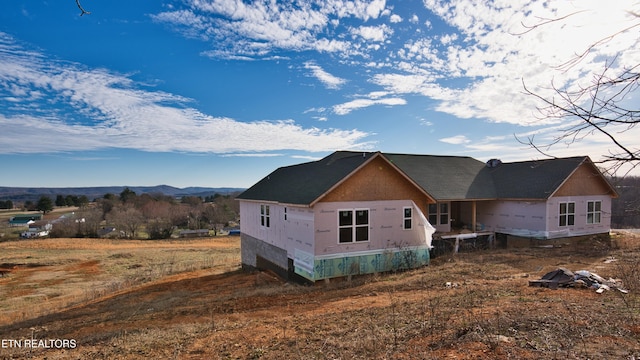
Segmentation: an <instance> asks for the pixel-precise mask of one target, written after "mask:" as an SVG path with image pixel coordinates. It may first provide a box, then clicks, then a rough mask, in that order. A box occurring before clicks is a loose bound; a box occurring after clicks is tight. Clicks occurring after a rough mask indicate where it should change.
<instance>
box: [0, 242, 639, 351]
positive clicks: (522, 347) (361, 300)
mask: <svg viewBox="0 0 640 360" xmlns="http://www.w3.org/2000/svg"><path fill="white" fill-rule="evenodd" d="M639 241H640V239H639V238H634V237H633V236H631V235H625V236H619V237H616V239H615V241H614V245H613V246H611V247H607V246H602V245H600V244H590V245H586V244H582V245H571V246H565V247H561V248H552V249H549V248H535V249H534V248H527V249H509V250H505V249H499V250H492V251H481V252H476V253H467V254H457V255H455V256H454V255H450V256H441V257H439V258H436V259H433V261H432V264H431V265H430V266H428V267H425V268H422V269H417V270H413V271H407V272H401V273H395V274H380V275H372V276H362V277H357V278H354V279H353V280H352V281H347V280H335V281H331V282H330V283H324V282H323V283H319V284H316V285H314V286H302V285H297V284H291V283H287V282H284V281H282V280H280V279H278V278H276V277H274V276H273V275H271V274H270V273H264V272H256V273H247V272H243V271H241V270H240V269H239V262H240V260H239V238H238V237H219V238H212V239H202V240H185V241H182V240H180V241H161V242H158V241H111V240H97V239H48V240H31V241H15V242H4V243H0V249H1V253H0V268H3V269H7V270H10V272H9V273H8V274H6V276H4V277H1V278H0V340H1V341H2V347H0V358H3V359H4V358H18V359H24V358H29V359H31V358H33V359H45V358H46V359H147V358H158V359H160V358H162V359H200V358H206V359H279V360H282V359H588V358H590V359H637V358H639V357H640V244H639V243H638V242H639ZM558 267H564V268H567V269H570V270H581V269H585V270H589V271H592V272H595V273H598V274H599V275H601V276H603V277H605V278H609V277H611V278H619V279H622V280H623V281H624V282H625V287H626V288H628V289H629V290H630V293H629V294H623V293H621V292H618V291H615V290H612V291H606V292H604V293H602V294H597V293H596V292H595V291H594V290H593V289H579V288H567V289H558V290H551V289H546V288H538V287H530V286H528V284H529V280H536V279H539V278H540V276H542V275H543V274H545V273H546V272H548V271H552V270H555V269H557V268H558ZM447 282H449V283H451V284H450V285H451V286H445V283H447ZM30 339H36V340H37V341H39V342H36V344H38V346H36V347H35V348H34V347H33V346H25V345H26V344H27V342H28V341H30ZM56 341H57V342H56ZM63 341H66V343H63ZM18 345H21V346H22V347H18ZM70 345H73V346H70Z"/></svg>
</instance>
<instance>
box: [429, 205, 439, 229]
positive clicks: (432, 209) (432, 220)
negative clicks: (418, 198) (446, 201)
mask: <svg viewBox="0 0 640 360" xmlns="http://www.w3.org/2000/svg"><path fill="white" fill-rule="evenodd" d="M429 224H431V225H436V224H438V204H429Z"/></svg>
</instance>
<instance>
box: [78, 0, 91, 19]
mask: <svg viewBox="0 0 640 360" xmlns="http://www.w3.org/2000/svg"><path fill="white" fill-rule="evenodd" d="M76 5H78V9H80V11H81V13H80V16H82V15H84V14H87V15H90V14H91V13H90V12H89V11H86V10H85V9H84V8H83V7H82V5H80V0H76Z"/></svg>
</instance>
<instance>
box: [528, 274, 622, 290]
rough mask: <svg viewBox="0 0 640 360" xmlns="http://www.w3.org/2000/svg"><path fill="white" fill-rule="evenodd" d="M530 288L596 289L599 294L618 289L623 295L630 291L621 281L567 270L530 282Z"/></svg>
mask: <svg viewBox="0 0 640 360" xmlns="http://www.w3.org/2000/svg"><path fill="white" fill-rule="evenodd" d="M529 286H535V287H545V288H549V289H557V288H559V287H576V288H577V287H586V288H591V289H595V290H596V292H597V293H598V294H602V293H603V292H604V291H605V290H610V289H616V290H618V291H620V292H621V293H624V294H627V293H628V292H629V291H628V290H626V289H623V288H622V287H621V284H620V280H615V279H611V278H609V279H608V280H605V279H604V278H603V277H601V276H600V275H598V274H595V273H592V272H590V271H587V270H578V271H576V272H575V273H574V272H572V271H570V270H567V269H565V268H558V269H557V270H554V271H551V272H548V273H546V274H545V275H544V276H542V278H541V279H540V280H530V281H529Z"/></svg>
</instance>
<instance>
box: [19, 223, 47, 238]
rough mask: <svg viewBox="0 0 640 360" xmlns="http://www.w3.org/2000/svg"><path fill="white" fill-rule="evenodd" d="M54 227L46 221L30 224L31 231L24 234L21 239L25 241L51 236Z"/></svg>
mask: <svg viewBox="0 0 640 360" xmlns="http://www.w3.org/2000/svg"><path fill="white" fill-rule="evenodd" d="M51 228H52V225H51V224H50V223H48V222H46V221H37V222H36V221H34V222H32V223H31V224H29V230H27V231H25V232H22V233H21V234H20V237H22V238H25V239H30V238H36V237H44V236H49V232H50V231H51Z"/></svg>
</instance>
